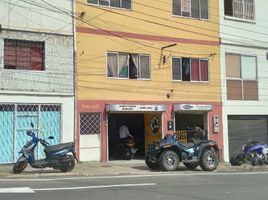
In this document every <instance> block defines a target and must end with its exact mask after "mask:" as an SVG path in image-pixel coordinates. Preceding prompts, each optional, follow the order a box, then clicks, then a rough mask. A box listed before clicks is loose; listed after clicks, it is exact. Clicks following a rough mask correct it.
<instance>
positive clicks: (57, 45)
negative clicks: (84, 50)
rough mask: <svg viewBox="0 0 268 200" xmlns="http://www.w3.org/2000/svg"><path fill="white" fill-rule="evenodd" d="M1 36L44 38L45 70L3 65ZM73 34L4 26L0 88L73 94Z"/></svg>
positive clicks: (7, 37) (2, 52) (0, 55)
mask: <svg viewBox="0 0 268 200" xmlns="http://www.w3.org/2000/svg"><path fill="white" fill-rule="evenodd" d="M4 39H20V40H29V41H44V42H45V70H44V71H34V70H12V69H4ZM73 63H74V62H73V37H72V36H63V35H55V34H45V33H32V32H21V31H10V30H3V31H2V32H1V33H0V77H4V78H1V79H0V88H1V89H2V91H6V90H11V91H36V92H48V93H57V92H60V93H66V94H73Z"/></svg>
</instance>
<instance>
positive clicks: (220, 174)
mask: <svg viewBox="0 0 268 200" xmlns="http://www.w3.org/2000/svg"><path fill="white" fill-rule="evenodd" d="M260 174H268V172H263V171H262V172H195V171H192V172H190V171H188V172H183V173H180V172H158V173H154V174H136V175H135V174H133V175H110V176H108V175H107V176H77V177H64V178H43V177H40V178H38V179H36V178H34V179H33V178H30V177H29V178H16V179H15V178H3V179H0V182H7V181H8V182H25V181H27V182H40V181H44V182H46V181H61V180H79V179H84V180H90V179H116V178H118V179H120V178H142V177H162V176H222V175H260Z"/></svg>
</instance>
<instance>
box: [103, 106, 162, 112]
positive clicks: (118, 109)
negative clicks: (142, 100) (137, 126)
mask: <svg viewBox="0 0 268 200" xmlns="http://www.w3.org/2000/svg"><path fill="white" fill-rule="evenodd" d="M106 111H107V112H165V111H166V106H165V105H136V104H109V105H106Z"/></svg>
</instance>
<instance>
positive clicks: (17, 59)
mask: <svg viewBox="0 0 268 200" xmlns="http://www.w3.org/2000/svg"><path fill="white" fill-rule="evenodd" d="M44 48H45V44H44V42H32V41H24V40H10V39H5V40H4V68H5V69H24V70H44Z"/></svg>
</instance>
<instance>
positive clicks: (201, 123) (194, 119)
mask: <svg viewBox="0 0 268 200" xmlns="http://www.w3.org/2000/svg"><path fill="white" fill-rule="evenodd" d="M196 126H198V127H200V128H202V129H203V130H204V131H205V133H206V138H207V113H206V114H196V113H189V114H188V113H175V130H176V132H177V131H187V138H188V140H189V139H190V138H192V137H193V135H194V130H195V127H196Z"/></svg>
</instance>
